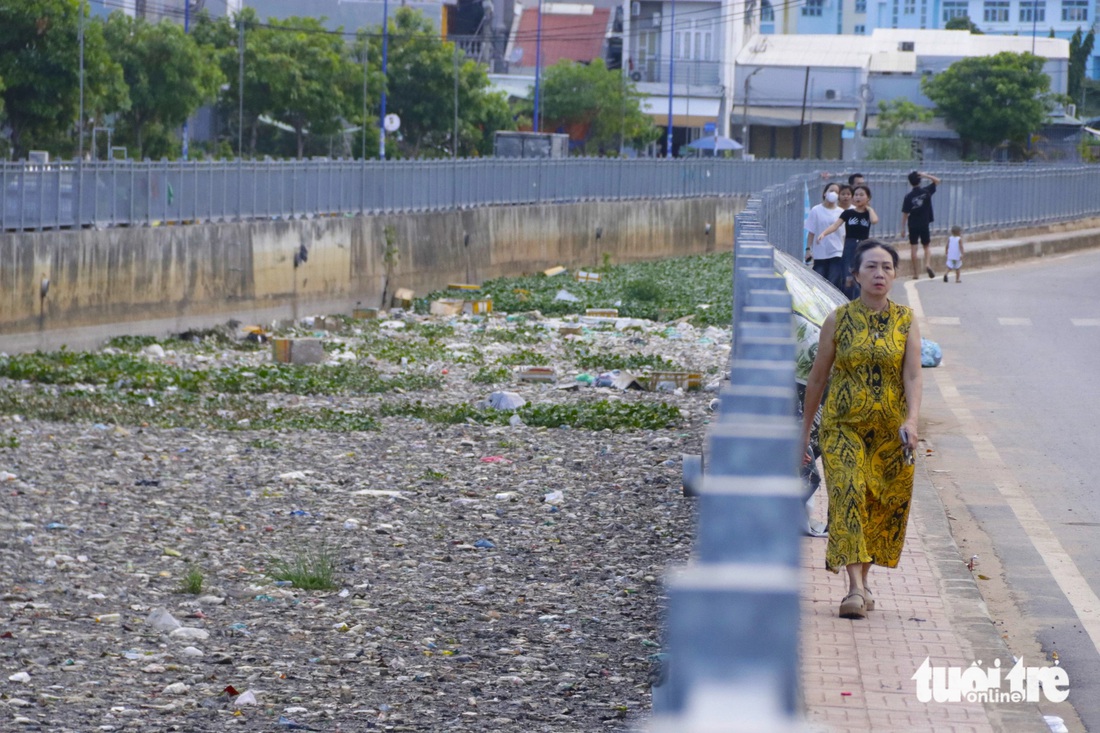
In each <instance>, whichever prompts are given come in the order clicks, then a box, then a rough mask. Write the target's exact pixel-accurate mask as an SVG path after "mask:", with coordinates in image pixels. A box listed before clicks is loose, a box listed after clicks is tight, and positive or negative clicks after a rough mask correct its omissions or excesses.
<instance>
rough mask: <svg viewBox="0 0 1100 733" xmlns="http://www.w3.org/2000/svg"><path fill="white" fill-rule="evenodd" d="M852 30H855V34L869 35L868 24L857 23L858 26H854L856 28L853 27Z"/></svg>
mask: <svg viewBox="0 0 1100 733" xmlns="http://www.w3.org/2000/svg"><path fill="white" fill-rule="evenodd" d="M852 31H853V32H854V33H855V34H856V35H857V36H865V35H867V26H865V25H857V26H856V27H854V28H853V29H852Z"/></svg>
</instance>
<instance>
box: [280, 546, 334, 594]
mask: <svg viewBox="0 0 1100 733" xmlns="http://www.w3.org/2000/svg"><path fill="white" fill-rule="evenodd" d="M336 562H337V556H336V553H335V552H334V551H333V550H332V548H330V547H329V546H328V545H326V544H323V543H322V544H317V545H303V546H301V547H299V548H296V549H295V550H293V551H292V552H291V553H290V555H289V556H287V557H274V558H272V559H271V561H270V562H269V564H268V573H267V574H268V575H269V576H270V577H271V578H272V579H273V580H279V581H283V582H286V583H290V584H291V585H293V586H294V587H295V588H301V589H302V590H331V589H332V588H335V587H337V585H338V583H337V578H336Z"/></svg>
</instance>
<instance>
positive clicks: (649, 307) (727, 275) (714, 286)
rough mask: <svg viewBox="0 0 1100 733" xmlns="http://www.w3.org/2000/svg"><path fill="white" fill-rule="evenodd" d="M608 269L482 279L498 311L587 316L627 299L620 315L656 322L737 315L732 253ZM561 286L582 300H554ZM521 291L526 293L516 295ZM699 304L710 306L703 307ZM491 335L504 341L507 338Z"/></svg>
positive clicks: (712, 321) (718, 320)
mask: <svg viewBox="0 0 1100 733" xmlns="http://www.w3.org/2000/svg"><path fill="white" fill-rule="evenodd" d="M603 273H604V274H603V282H601V283H578V282H576V281H574V280H571V279H569V278H568V277H566V276H563V275H559V276H557V277H546V276H544V275H542V274H538V275H532V276H528V277H519V278H498V279H496V280H489V281H487V282H485V283H483V284H482V286H481V292H482V293H483V294H484V295H489V296H492V298H493V307H494V308H495V309H496V310H499V311H505V312H508V313H522V312H524V311H531V310H538V311H540V312H541V313H543V314H546V315H552V316H561V315H567V314H583V313H584V311H585V309H586V308H613V307H615V305H614V304H615V302H616V301H622V304H621V305H620V306H618V308H619V315H621V316H624V317H628V318H648V319H651V320H657V319H658V316H663V317H664V318H665V320H673V319H676V318H682V317H684V316H694V318H693V319H692V323H693V324H694V325H695V326H700V327H704V328H705V327H706V326H712V325H717V326H723V327H724V326H728V325H729V323H730V321H731V320H732V318H733V298H732V287H733V286H732V283H733V255H732V254H730V253H720V254H710V255H701V256H693V257H677V258H672V259H667V260H660V261H657V262H636V263H631V264H627V265H608V266H607V267H605V268H603ZM649 282H652V283H655V284H656V286H657V287H656V289H654V288H652V287H651V286H650V285H648V284H642V283H649ZM631 283H633V284H634V285H630V284H631ZM628 285H629V287H630V288H631V290H632V292H634V293H635V294H636V295H637V294H638V293H639V292H640V293H641V294H643V295H645V296H647V297H649V296H655V297H653V299H651V300H643V299H639V298H637V297H634V298H631V297H630V294H629V293H628ZM562 289H564V290H568V291H569V292H570V293H572V294H573V295H575V296H577V298H579V301H578V302H575V303H573V302H568V301H563V300H554V296H555V295H556V294H557V292H558V291H559V290H562ZM516 290H522V291H526V292H525V293H517V292H515V291H516ZM444 297H447V293H446V291H438V292H436V293H432V294H430V295H429V296H428V297H427V298H425V299H423V300H421V301H418V304H417V305H418V308H420V309H421V311H422V312H425V311H426V310H427V304H428V303H429V302H430V301H431V300H434V299H436V298H444ZM700 304H709V305H710V307H709V308H707V309H699V308H697V306H698V305H700ZM486 333H487V334H494V333H495V332H494V331H488V332H486ZM490 337H491V338H495V339H498V340H502V341H503V340H505V339H506V338H507V337H503V336H496V335H493V336H490Z"/></svg>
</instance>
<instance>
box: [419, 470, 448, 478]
mask: <svg viewBox="0 0 1100 733" xmlns="http://www.w3.org/2000/svg"><path fill="white" fill-rule="evenodd" d="M448 478H449V477H448V476H447V474H445V473H444V472H443V471H436V470H435V469H434V468H428V469H425V470H424V473H422V474H420V479H421V480H422V481H446V480H447V479H448Z"/></svg>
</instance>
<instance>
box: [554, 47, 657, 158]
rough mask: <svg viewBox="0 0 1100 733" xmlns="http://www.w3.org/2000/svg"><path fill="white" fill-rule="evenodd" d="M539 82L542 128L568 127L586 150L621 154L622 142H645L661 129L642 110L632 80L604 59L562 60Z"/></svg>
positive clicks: (633, 143)
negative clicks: (576, 61)
mask: <svg viewBox="0 0 1100 733" xmlns="http://www.w3.org/2000/svg"><path fill="white" fill-rule="evenodd" d="M541 86H542V88H541V93H540V97H541V100H540V103H541V106H542V118H541V119H542V120H543V122H544V124H542V125H540V127H543V128H545V129H547V130H552V129H560V128H564V129H567V130H570V131H571V136H572V137H577V138H580V139H581V149H582V150H583V151H584V152H586V153H593V152H595V153H600V154H606V153H613V154H618V152H619V148H620V145H634V146H641V145H645V144H647V143H649V142H652V141H653V140H655V139H657V136H658V135H659V134H660V131H659V130H658V129H657V128H656V127H655V126H654V125H653V119H652V118H651V117H650V116H649V115H647V114H645V113H644V112H643V111H642V106H641V97H640V96H639V94H638V92H637V89H636V88H635V87H634V84H633V83H631V82H630V81H629V80H627V79H626V77H624V76H623V74H622V71H621V70H619V69H608V68H607V67H606V66H605V65H604V62H603V60H602V59H597V60H595V61H593V62H592V63H590V64H587V65H585V64H578V63H575V62H573V61H559V62H558V63H556V64H554V65H553V66H551V67H550V68H548V69H547V70H546V72H545V74H544V75H543V78H542V85H541ZM533 96H534V95H533V92H532V97H533ZM532 111H533V110H532Z"/></svg>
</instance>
